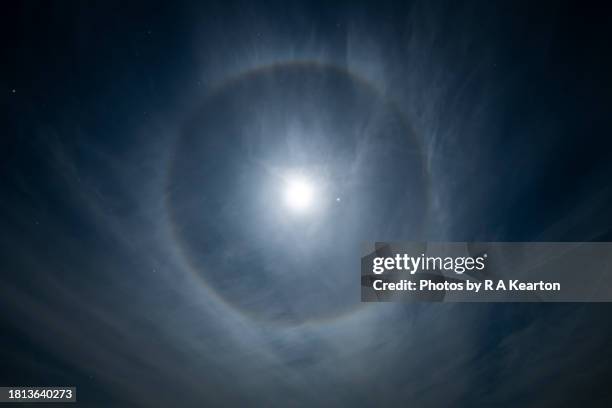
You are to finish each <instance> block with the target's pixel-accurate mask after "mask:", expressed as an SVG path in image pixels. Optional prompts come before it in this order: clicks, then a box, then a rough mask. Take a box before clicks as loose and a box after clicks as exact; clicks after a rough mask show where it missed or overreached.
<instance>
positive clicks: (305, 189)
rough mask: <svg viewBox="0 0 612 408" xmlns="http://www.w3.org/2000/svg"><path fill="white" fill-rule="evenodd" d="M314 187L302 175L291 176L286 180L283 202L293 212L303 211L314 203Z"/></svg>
mask: <svg viewBox="0 0 612 408" xmlns="http://www.w3.org/2000/svg"><path fill="white" fill-rule="evenodd" d="M314 198H315V188H314V186H313V185H312V183H311V182H310V181H308V180H307V179H305V178H303V177H299V178H298V177H296V178H292V179H290V180H288V181H287V189H286V190H285V204H287V206H288V207H289V208H291V209H292V210H293V211H295V212H299V213H302V212H305V211H307V210H308V209H310V208H311V207H312V206H313V204H314Z"/></svg>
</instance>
